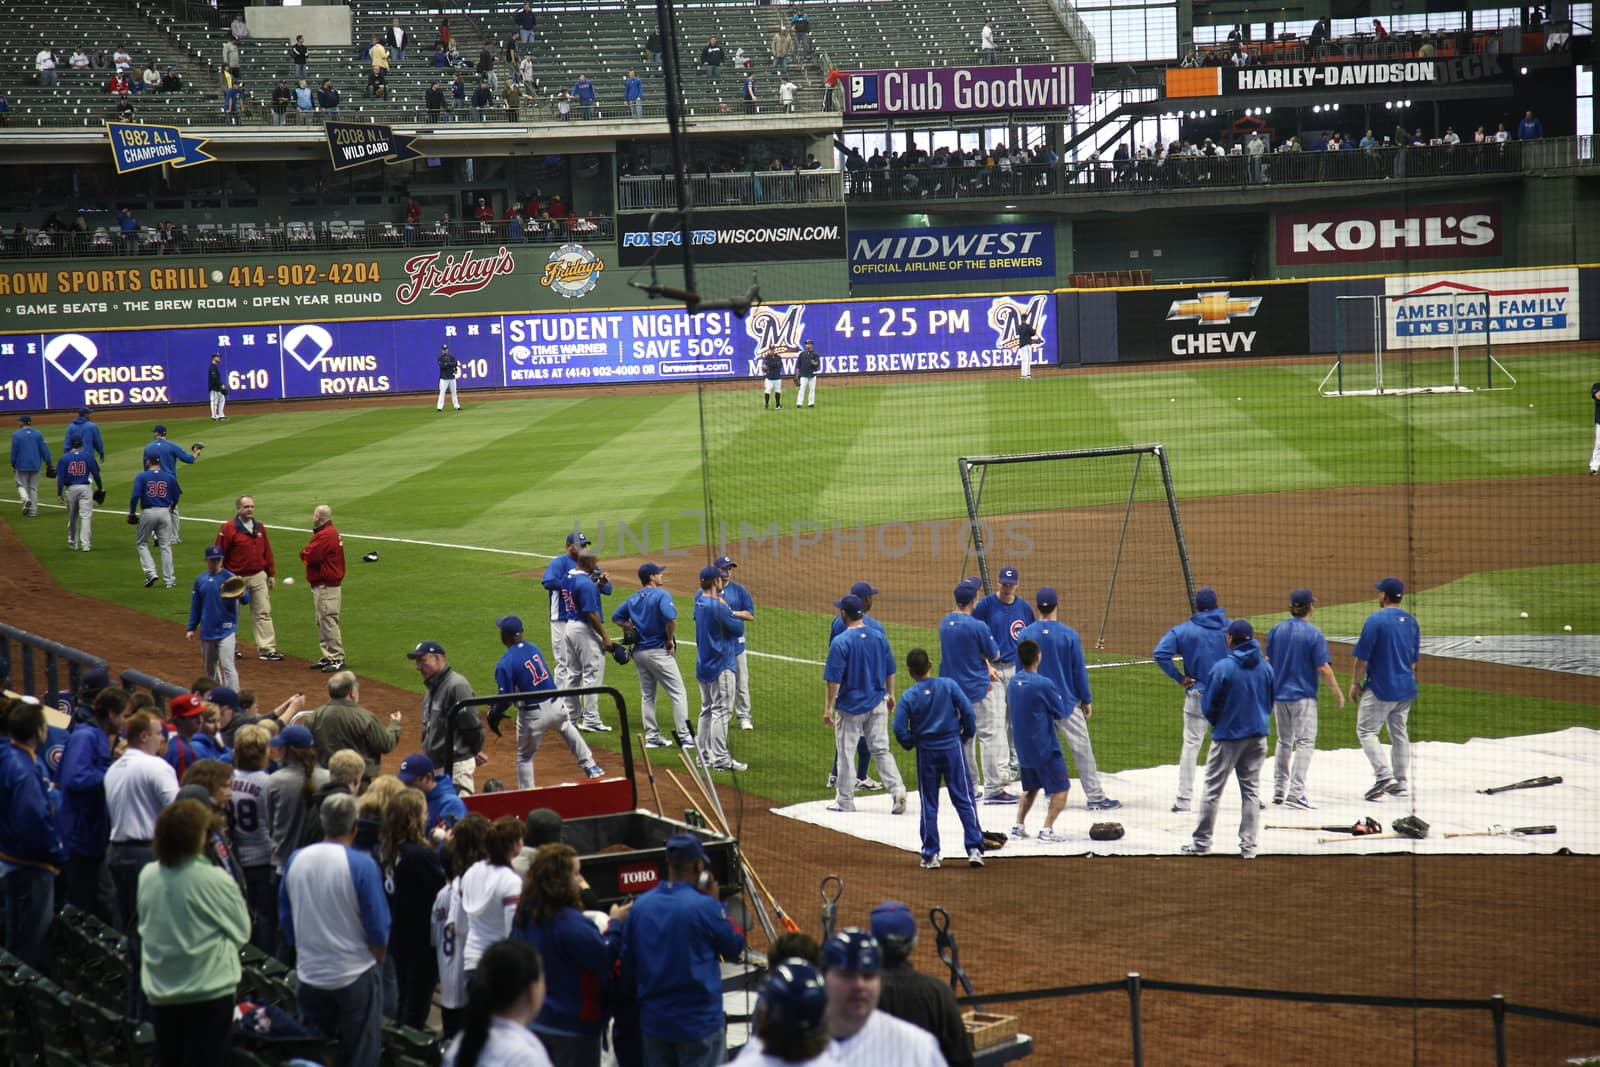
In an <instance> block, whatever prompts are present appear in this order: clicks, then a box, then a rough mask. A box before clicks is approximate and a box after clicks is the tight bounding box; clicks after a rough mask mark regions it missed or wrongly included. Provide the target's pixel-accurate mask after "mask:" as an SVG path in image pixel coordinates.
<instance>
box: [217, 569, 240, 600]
mask: <svg viewBox="0 0 1600 1067" xmlns="http://www.w3.org/2000/svg"><path fill="white" fill-rule="evenodd" d="M222 595H223V596H225V597H227V598H228V599H229V600H232V599H234V598H235V597H241V596H243V595H244V579H243V578H241V577H239V576H238V575H237V574H235V575H234V576H233V577H232V578H229V579H227V580H226V581H224V582H223V583H222Z"/></svg>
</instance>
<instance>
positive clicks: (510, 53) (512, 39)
mask: <svg viewBox="0 0 1600 1067" xmlns="http://www.w3.org/2000/svg"><path fill="white" fill-rule="evenodd" d="M517 43H518V42H517V35H516V34H514V33H513V34H512V35H511V36H509V37H507V38H506V45H505V50H504V51H502V52H501V53H500V58H501V59H502V60H504V61H505V65H506V71H507V75H506V76H507V77H508V78H510V79H511V80H512V81H515V80H516V79H517V77H518V75H517V62H518V60H519V58H520V57H519V56H518V55H517Z"/></svg>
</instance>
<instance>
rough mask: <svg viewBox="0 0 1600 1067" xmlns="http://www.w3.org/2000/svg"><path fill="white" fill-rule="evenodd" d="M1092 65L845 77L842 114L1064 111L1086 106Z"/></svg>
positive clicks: (936, 69)
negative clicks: (1081, 105)
mask: <svg viewBox="0 0 1600 1067" xmlns="http://www.w3.org/2000/svg"><path fill="white" fill-rule="evenodd" d="M1091 73H1092V66H1091V65H1090V64H1088V63H1040V64H1033V65H1029V66H1005V65H1002V66H979V67H922V68H913V69H909V70H860V71H854V72H851V73H849V74H847V75H846V76H845V90H846V91H845V101H844V113H845V114H846V115H953V114H973V113H982V112H992V111H1065V110H1067V109H1068V108H1073V107H1077V106H1078V105H1079V104H1086V103H1088V102H1089V97H1090V89H1091V85H1090V83H1091Z"/></svg>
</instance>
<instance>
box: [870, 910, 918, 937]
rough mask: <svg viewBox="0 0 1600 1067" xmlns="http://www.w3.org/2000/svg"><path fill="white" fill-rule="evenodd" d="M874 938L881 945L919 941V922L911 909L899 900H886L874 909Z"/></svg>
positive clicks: (872, 921) (871, 920)
mask: <svg viewBox="0 0 1600 1067" xmlns="http://www.w3.org/2000/svg"><path fill="white" fill-rule="evenodd" d="M870 922H871V924H872V936H873V937H875V938H877V939H878V941H879V943H880V944H882V943H888V942H894V941H899V942H902V943H904V944H905V945H908V946H909V945H910V944H911V942H913V941H915V940H916V939H917V920H916V917H915V916H913V915H912V914H911V909H910V908H908V907H906V906H905V905H904V904H902V903H900V902H899V901H898V900H886V901H884V902H883V903H882V904H879V905H878V906H877V907H876V908H873V909H872V916H871V919H870Z"/></svg>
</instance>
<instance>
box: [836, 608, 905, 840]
mask: <svg viewBox="0 0 1600 1067" xmlns="http://www.w3.org/2000/svg"><path fill="white" fill-rule="evenodd" d="M833 606H834V607H836V608H838V609H839V614H840V615H842V616H843V617H844V626H845V628H844V632H843V633H841V634H840V635H839V636H838V637H835V638H834V639H833V641H832V642H831V643H830V644H829V645H828V658H827V661H826V662H825V663H824V665H823V668H822V679H823V681H824V682H826V683H827V698H826V700H825V701H824V704H823V709H822V721H823V722H824V723H826V724H827V725H829V726H832V727H834V754H835V758H836V759H837V760H838V762H839V763H841V764H843V765H844V766H845V767H846V768H848V767H849V766H850V757H851V756H852V755H853V754H854V753H855V750H856V743H857V741H859V740H860V739H861V738H862V737H865V738H866V740H867V749H868V751H870V752H871V753H872V758H873V759H874V760H876V761H877V764H878V773H879V774H881V775H883V784H884V785H885V786H886V787H888V789H889V793H890V795H891V796H892V797H893V798H894V803H893V806H892V807H891V808H890V810H891V811H892V812H893V813H894V814H896V815H900V814H902V813H904V811H905V810H906V784H905V781H904V779H902V778H901V777H900V768H899V767H898V766H896V764H895V762H894V753H892V752H890V751H889V714H890V712H892V711H893V710H894V700H895V698H894V673H895V663H894V651H893V650H892V649H891V648H890V647H889V639H888V638H887V637H885V636H884V635H883V632H882V631H881V630H877V629H873V628H872V627H870V626H868V625H867V624H866V622H865V620H864V618H863V617H864V616H865V615H866V609H865V607H864V606H863V605H862V603H861V598H860V597H858V596H855V595H853V594H849V593H847V594H845V595H844V596H843V597H841V598H839V599H838V600H836V601H834V605H833ZM855 786H856V783H855V779H853V778H852V777H850V775H848V774H846V775H844V776H843V777H841V778H840V779H839V782H838V785H837V786H836V787H835V790H834V802H833V803H832V804H829V805H828V810H829V811H855V810H856V803H855V794H856V789H855Z"/></svg>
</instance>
